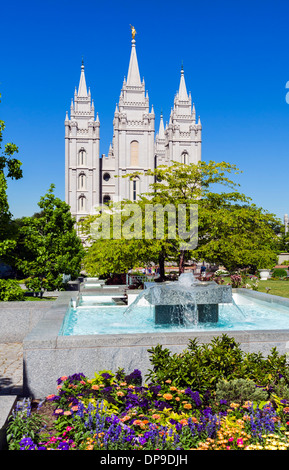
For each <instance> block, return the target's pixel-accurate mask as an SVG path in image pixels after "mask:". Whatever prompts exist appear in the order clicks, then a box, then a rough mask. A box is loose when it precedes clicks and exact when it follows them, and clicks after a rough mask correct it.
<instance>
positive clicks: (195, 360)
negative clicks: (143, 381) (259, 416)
mask: <svg viewBox="0 0 289 470" xmlns="http://www.w3.org/2000/svg"><path fill="white" fill-rule="evenodd" d="M148 352H149V353H150V354H151V355H152V356H151V359H150V362H151V364H152V365H153V369H152V370H149V373H148V377H149V379H150V380H151V381H152V382H160V383H161V382H165V381H166V380H169V379H171V377H174V383H175V385H176V386H179V387H181V388H185V387H191V388H192V389H193V390H198V391H199V392H200V393H201V394H204V393H206V391H207V390H211V391H213V392H214V391H215V390H216V386H217V383H218V382H219V381H220V380H222V379H226V380H234V379H238V378H247V379H251V380H253V381H254V383H256V384H257V385H258V386H262V387H271V386H273V387H274V386H275V384H277V383H278V382H279V379H280V376H279V374H281V375H283V376H285V375H286V367H287V366H286V355H285V354H283V355H279V354H278V352H277V350H276V348H273V349H272V351H271V354H269V355H268V357H267V358H266V357H263V355H262V354H261V353H245V352H244V351H242V350H241V348H240V346H239V344H238V343H236V341H235V339H234V338H230V337H228V336H227V335H226V334H223V335H222V336H219V337H216V338H214V339H213V340H212V341H211V343H209V344H197V340H196V339H193V340H190V342H189V346H188V349H187V350H185V351H183V352H182V353H180V354H177V353H174V354H172V353H171V351H170V350H169V349H166V348H165V349H163V347H162V346H161V345H157V346H156V347H155V348H151V349H148ZM286 382H288V383H289V379H288V381H287V380H286Z"/></svg>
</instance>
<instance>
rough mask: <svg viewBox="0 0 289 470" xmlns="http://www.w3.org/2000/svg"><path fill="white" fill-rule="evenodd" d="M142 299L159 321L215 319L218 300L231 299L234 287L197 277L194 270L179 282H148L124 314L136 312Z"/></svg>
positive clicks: (209, 320)
mask: <svg viewBox="0 0 289 470" xmlns="http://www.w3.org/2000/svg"><path fill="white" fill-rule="evenodd" d="M143 303H145V304H146V305H149V306H151V307H153V313H154V321H155V324H158V325H160V324H172V323H173V324H180V325H182V324H186V325H187V324H188V323H189V324H197V323H206V322H210V323H216V322H218V316H219V304H221V303H232V288H231V286H221V285H218V284H217V283H215V282H214V281H209V282H206V281H198V280H197V279H196V278H195V277H194V275H193V273H183V274H181V275H180V277H179V280H178V281H176V282H165V283H156V282H154V283H151V282H150V283H145V289H144V290H143V291H142V292H141V293H140V294H139V295H138V296H137V298H136V299H135V301H134V302H133V303H132V304H131V305H130V306H129V307H128V308H127V310H126V312H125V315H126V316H127V315H131V314H133V313H134V312H135V311H136V310H135V309H136V308H137V307H138V306H140V305H141V304H143Z"/></svg>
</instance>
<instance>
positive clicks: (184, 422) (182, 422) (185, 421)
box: [180, 419, 188, 426]
mask: <svg viewBox="0 0 289 470" xmlns="http://www.w3.org/2000/svg"><path fill="white" fill-rule="evenodd" d="M180 423H181V424H182V425H183V426H185V425H186V424H188V420H187V419H181V421H180Z"/></svg>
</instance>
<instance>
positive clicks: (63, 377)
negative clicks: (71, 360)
mask: <svg viewBox="0 0 289 470" xmlns="http://www.w3.org/2000/svg"><path fill="white" fill-rule="evenodd" d="M66 379H68V377H67V376H66V375H63V376H62V377H60V380H62V382H64V380H66Z"/></svg>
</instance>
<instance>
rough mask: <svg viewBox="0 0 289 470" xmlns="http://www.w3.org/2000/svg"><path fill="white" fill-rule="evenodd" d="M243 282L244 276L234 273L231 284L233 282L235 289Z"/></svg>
mask: <svg viewBox="0 0 289 470" xmlns="http://www.w3.org/2000/svg"><path fill="white" fill-rule="evenodd" d="M242 283H243V279H242V276H240V275H239V274H232V276H231V284H232V287H233V289H237V288H238V287H241V285H242Z"/></svg>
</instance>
